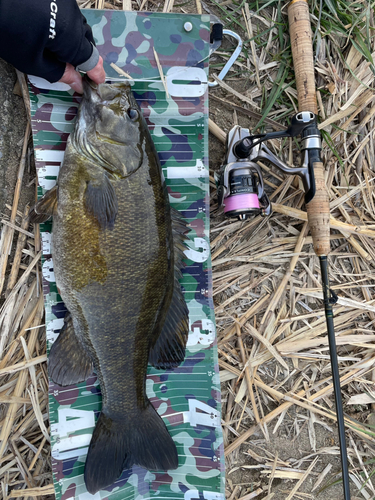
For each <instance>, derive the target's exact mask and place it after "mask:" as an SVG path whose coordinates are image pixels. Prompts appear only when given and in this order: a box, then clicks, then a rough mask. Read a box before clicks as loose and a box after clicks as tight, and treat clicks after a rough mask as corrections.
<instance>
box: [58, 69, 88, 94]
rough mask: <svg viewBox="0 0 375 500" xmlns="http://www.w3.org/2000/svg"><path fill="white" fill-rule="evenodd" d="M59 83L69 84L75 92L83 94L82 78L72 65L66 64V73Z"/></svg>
mask: <svg viewBox="0 0 375 500" xmlns="http://www.w3.org/2000/svg"><path fill="white" fill-rule="evenodd" d="M59 82H62V83H67V84H68V85H70V87H72V89H73V90H75V91H76V92H78V93H79V94H83V85H82V77H81V75H80V74H79V73H78V72H77V71H76V70H75V69H74V66H72V65H71V64H69V63H66V67H65V72H64V74H63V76H62V78H61V79H60V80H59Z"/></svg>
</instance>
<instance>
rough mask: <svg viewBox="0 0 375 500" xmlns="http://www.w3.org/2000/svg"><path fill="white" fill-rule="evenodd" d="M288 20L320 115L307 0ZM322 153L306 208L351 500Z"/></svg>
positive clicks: (296, 0)
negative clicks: (322, 306)
mask: <svg viewBox="0 0 375 500" xmlns="http://www.w3.org/2000/svg"><path fill="white" fill-rule="evenodd" d="M288 19H289V31H290V40H291V46H292V55H293V65H294V73H295V76H296V83H297V95H298V109H299V110H300V111H310V112H313V113H314V114H315V115H317V114H318V106H317V100H316V89H315V75H314V59H313V46H312V36H311V24H310V13H309V5H308V3H307V0H293V1H292V2H291V4H290V5H289V8H288ZM307 140H308V139H307ZM308 151H309V150H308ZM320 152H321V150H320V149H316V150H315V151H314V154H312V155H311V154H309V161H311V162H312V163H313V168H314V177H315V185H316V192H315V196H314V198H313V199H312V200H311V201H310V202H309V203H307V205H306V210H307V219H308V222H309V226H310V231H311V236H312V239H313V245H314V250H315V253H316V255H317V256H318V257H319V261H320V269H321V276H322V287H323V297H324V307H325V314H326V322H327V332H328V343H329V353H330V358H331V370H332V379H333V390H334V394H335V403H336V415H337V426H338V433H339V442H340V457H341V468H342V479H343V489H344V499H345V500H350V487H349V470H348V456H347V450H346V441H345V422H344V411H343V406H342V398H341V387H340V373H339V367H338V361H337V348H336V338H335V330H334V324H333V310H332V305H333V304H334V303H335V302H337V297H336V295H335V294H334V293H333V292H332V290H331V289H330V287H329V277H328V261H327V255H328V254H329V252H330V239H329V217H330V212H329V197H328V191H327V187H326V185H325V180H324V169H323V163H322V161H321V158H320Z"/></svg>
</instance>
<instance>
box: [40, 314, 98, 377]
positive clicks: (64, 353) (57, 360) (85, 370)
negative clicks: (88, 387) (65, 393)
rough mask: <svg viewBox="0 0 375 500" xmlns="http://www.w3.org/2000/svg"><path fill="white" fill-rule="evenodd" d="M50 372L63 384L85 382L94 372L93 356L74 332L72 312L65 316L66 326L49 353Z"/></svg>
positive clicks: (50, 374) (51, 375)
mask: <svg viewBox="0 0 375 500" xmlns="http://www.w3.org/2000/svg"><path fill="white" fill-rule="evenodd" d="M48 372H49V376H50V377H51V379H52V380H53V381H54V382H55V383H56V384H58V385H61V386H67V385H72V384H78V383H79V382H83V381H84V380H86V379H87V378H88V377H89V376H90V375H91V374H92V372H93V364H92V361H91V358H90V356H89V355H88V353H87V352H86V351H85V349H84V347H83V346H82V344H81V342H80V341H79V340H78V338H77V336H76V334H75V332H74V326H73V320H72V316H71V314H70V313H67V315H66V316H65V319H64V326H63V327H62V329H61V331H60V334H59V336H58V337H57V339H56V340H55V342H54V344H53V346H52V348H51V351H50V353H49V356H48Z"/></svg>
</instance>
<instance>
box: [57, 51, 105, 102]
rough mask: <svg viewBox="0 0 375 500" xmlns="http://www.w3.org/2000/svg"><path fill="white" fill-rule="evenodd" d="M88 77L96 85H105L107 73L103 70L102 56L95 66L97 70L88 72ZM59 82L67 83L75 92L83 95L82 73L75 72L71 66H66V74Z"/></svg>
mask: <svg viewBox="0 0 375 500" xmlns="http://www.w3.org/2000/svg"><path fill="white" fill-rule="evenodd" d="M87 75H88V76H89V77H90V78H91V80H92V81H94V82H95V83H104V81H105V71H104V68H103V58H102V57H101V56H99V61H98V64H97V65H96V66H95V68H93V69H91V70H90V71H88V72H87ZM59 81H60V82H62V83H67V84H68V85H70V87H71V88H72V89H73V90H75V91H76V92H78V93H79V94H83V84H82V76H81V74H80V73H78V71H76V70H75V68H74V66H72V65H71V64H69V63H67V64H66V67H65V72H64V74H63V76H62V78H61V79H60V80H59Z"/></svg>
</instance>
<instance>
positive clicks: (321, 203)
mask: <svg viewBox="0 0 375 500" xmlns="http://www.w3.org/2000/svg"><path fill="white" fill-rule="evenodd" d="M288 18H289V31H290V40H291V45H292V55H293V65H294V72H295V75H296V82H297V95H298V109H299V111H312V112H313V113H315V114H316V115H317V114H318V106H317V101H316V89H315V75H314V58H313V47H312V36H311V24H310V14H309V5H308V3H307V0H293V1H292V2H291V4H290V5H289V8H288ZM314 174H315V183H316V193H315V196H314V198H313V199H312V200H311V201H310V203H308V204H307V206H306V209H307V218H308V221H309V226H310V231H311V236H312V239H313V245H314V250H315V253H316V255H318V256H319V257H320V256H322V255H328V253H329V251H330V241H329V197H328V191H327V188H326V185H325V180H324V169H323V164H322V163H321V162H316V163H314Z"/></svg>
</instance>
